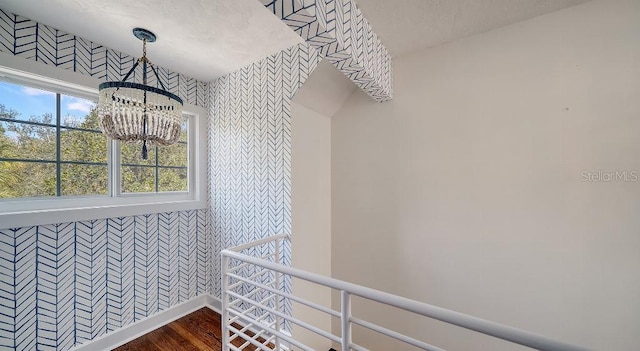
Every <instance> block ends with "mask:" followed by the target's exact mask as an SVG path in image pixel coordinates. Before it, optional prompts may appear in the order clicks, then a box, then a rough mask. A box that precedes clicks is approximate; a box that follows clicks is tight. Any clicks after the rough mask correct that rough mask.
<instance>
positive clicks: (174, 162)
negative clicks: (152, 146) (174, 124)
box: [158, 143, 189, 167]
mask: <svg viewBox="0 0 640 351" xmlns="http://www.w3.org/2000/svg"><path fill="white" fill-rule="evenodd" d="M158 164H159V165H161V166H178V167H186V166H187V165H188V164H189V160H188V153H187V144H181V143H176V144H173V145H170V146H160V147H158Z"/></svg>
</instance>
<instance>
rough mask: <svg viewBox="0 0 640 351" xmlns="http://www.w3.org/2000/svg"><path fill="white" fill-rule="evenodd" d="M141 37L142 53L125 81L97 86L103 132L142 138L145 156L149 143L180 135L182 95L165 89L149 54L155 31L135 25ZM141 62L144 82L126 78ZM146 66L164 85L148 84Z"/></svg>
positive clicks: (174, 139)
mask: <svg viewBox="0 0 640 351" xmlns="http://www.w3.org/2000/svg"><path fill="white" fill-rule="evenodd" d="M133 34H134V35H135V36H136V38H138V39H140V40H142V57H140V58H139V59H138V60H137V61H136V63H135V64H134V65H133V67H131V70H129V72H128V73H127V74H126V75H125V77H124V79H122V81H118V82H105V83H102V84H100V86H99V87H98V90H99V96H98V117H99V120H100V128H101V129H102V132H103V133H104V134H106V135H107V136H109V137H110V138H113V139H116V140H121V141H124V142H142V158H143V159H145V160H146V159H147V144H149V145H150V146H166V145H171V144H175V143H176V142H177V141H178V140H179V139H180V132H181V128H182V122H183V117H182V105H183V103H182V99H180V98H179V97H178V96H177V95H175V94H172V93H170V92H168V91H167V90H166V88H165V87H164V84H163V83H162V80H161V79H160V78H159V77H158V72H157V71H156V68H155V67H154V66H153V64H152V63H151V61H149V59H148V58H147V42H150V43H152V42H154V41H156V36H155V34H153V33H151V32H150V31H148V30H146V29H142V28H134V29H133ZM140 63H142V84H139V83H132V82H127V79H128V78H129V77H130V76H131V74H132V73H133V72H134V71H135V69H136V67H138V65H139V64H140ZM147 67H151V71H152V72H153V74H154V75H155V76H156V81H157V82H159V83H160V86H161V87H162V89H159V88H156V87H152V86H148V85H147Z"/></svg>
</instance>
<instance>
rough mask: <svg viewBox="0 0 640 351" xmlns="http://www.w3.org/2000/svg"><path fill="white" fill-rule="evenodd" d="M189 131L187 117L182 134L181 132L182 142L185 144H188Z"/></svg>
mask: <svg viewBox="0 0 640 351" xmlns="http://www.w3.org/2000/svg"><path fill="white" fill-rule="evenodd" d="M188 130H189V118H187V117H185V118H184V122H183V123H182V132H180V141H181V142H183V143H186V142H187V136H188V134H189V133H188V132H187V131H188Z"/></svg>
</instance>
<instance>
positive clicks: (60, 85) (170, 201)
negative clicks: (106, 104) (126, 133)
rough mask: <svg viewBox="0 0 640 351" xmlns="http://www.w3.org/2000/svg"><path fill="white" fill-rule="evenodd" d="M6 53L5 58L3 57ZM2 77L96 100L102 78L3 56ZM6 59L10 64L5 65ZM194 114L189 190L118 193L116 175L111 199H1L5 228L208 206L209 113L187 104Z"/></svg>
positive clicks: (116, 157)
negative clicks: (207, 134) (207, 133)
mask: <svg viewBox="0 0 640 351" xmlns="http://www.w3.org/2000/svg"><path fill="white" fill-rule="evenodd" d="M0 54H2V53H0ZM1 58H2V59H3V60H2V61H3V64H2V66H0V76H1V77H2V79H3V80H5V81H10V82H14V83H17V84H24V85H29V86H33V87H37V88H41V89H45V90H49V91H54V92H59V93H61V94H68V95H71V96H76V97H80V98H87V99H92V100H95V99H96V98H97V96H98V90H97V86H98V84H99V83H100V81H99V80H98V79H95V78H92V77H87V76H83V75H80V74H78V73H75V72H70V71H65V70H61V69H58V68H55V67H51V66H47V65H44V64H42V63H39V62H32V61H27V60H24V59H19V58H15V57H13V56H8V55H5V54H2V57H1ZM5 58H6V59H7V61H8V62H7V63H5ZM184 112H185V114H186V115H189V123H188V125H189V129H190V130H189V139H188V142H187V144H188V148H189V170H188V175H189V191H188V192H160V193H119V191H117V190H118V189H120V184H117V183H119V182H120V177H119V174H117V173H116V172H111V173H112V174H111V179H109V182H110V184H109V188H110V189H109V193H111V194H113V195H112V196H109V195H96V196H74V197H71V196H69V197H67V196H63V197H43V198H34V199H31V198H21V199H3V200H0V229H1V228H11V227H22V226H30V225H43V224H52V223H63V222H71V221H81V220H89V219H100V218H110V217H122V216H133V215H141V214H150V213H159V212H168V211H183V210H192V209H200V208H205V207H206V174H207V171H206V164H207V160H206V153H207V147H206V144H207V137H206V132H207V111H206V110H205V109H204V108H202V107H199V106H195V105H192V104H188V103H185V104H184ZM110 143H111V147H110V148H109V150H110V153H112V154H109V155H108V163H109V167H111V168H112V169H115V170H118V171H119V169H120V167H119V166H118V167H113V163H114V162H116V163H115V164H117V165H119V164H120V162H119V161H120V147H119V143H118V142H117V141H113V140H111V141H110Z"/></svg>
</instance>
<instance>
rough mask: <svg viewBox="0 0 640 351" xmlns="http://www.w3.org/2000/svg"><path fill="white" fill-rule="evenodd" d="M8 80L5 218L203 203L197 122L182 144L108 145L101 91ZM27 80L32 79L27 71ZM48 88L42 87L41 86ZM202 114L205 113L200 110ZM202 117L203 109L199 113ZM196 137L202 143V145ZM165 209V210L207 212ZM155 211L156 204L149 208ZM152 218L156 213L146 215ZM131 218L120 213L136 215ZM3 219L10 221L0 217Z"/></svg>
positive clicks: (2, 112) (0, 151)
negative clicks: (40, 212)
mask: <svg viewBox="0 0 640 351" xmlns="http://www.w3.org/2000/svg"><path fill="white" fill-rule="evenodd" d="M3 69H4V68H2V67H0V73H3V74H2V76H4V77H3V79H6V80H0V216H2V214H3V213H5V214H9V213H14V212H15V211H18V212H20V211H38V210H52V209H53V210H57V209H66V208H68V209H82V208H85V207H89V206H90V207H91V208H95V207H96V206H100V205H104V206H107V207H109V208H113V207H114V205H117V206H124V205H129V204H131V205H137V204H140V205H142V204H144V205H148V204H154V203H158V204H160V203H169V202H171V203H176V202H180V201H182V202H184V201H194V200H197V201H199V203H200V205H201V203H202V202H203V200H202V199H200V197H199V196H197V195H196V194H195V190H197V189H202V188H203V187H202V185H198V184H197V182H198V181H200V182H202V180H201V179H199V178H200V177H196V171H200V172H202V169H203V168H202V167H196V162H195V160H196V158H197V157H200V158H202V157H203V156H202V155H203V153H202V152H201V151H199V150H197V149H196V147H195V145H194V144H195V142H194V141H192V139H193V140H195V139H198V138H202V137H203V135H201V134H202V132H201V131H200V130H199V129H198V128H197V125H198V123H195V122H197V116H196V115H193V114H190V113H185V119H184V123H183V130H182V135H181V138H180V141H179V142H178V143H176V144H174V145H172V146H166V147H150V148H149V155H148V156H149V157H148V159H147V160H143V159H142V157H141V145H140V144H136V143H133V144H128V143H119V142H117V141H111V140H108V139H107V138H106V137H105V136H104V134H102V132H101V131H100V128H99V124H98V116H97V113H96V112H95V107H96V101H95V100H96V96H97V92H96V91H95V90H94V89H95V88H93V89H91V88H86V87H83V86H79V87H80V88H81V89H77V90H74V89H73V87H74V85H73V84H70V83H69V84H65V83H64V82H60V81H55V82H56V84H60V85H56V84H52V83H51V82H50V81H53V80H52V79H50V81H47V82H43V83H41V82H40V81H38V79H36V78H33V77H27V78H24V77H12V76H8V77H6V76H5V72H3ZM25 74H26V73H25ZM40 83H41V84H40ZM194 109H197V108H194ZM198 112H200V113H202V111H198ZM194 138H195V139H194ZM200 205H193V206H191V205H190V206H183V208H180V207H177V208H176V207H171V208H169V207H164V208H163V210H167V209H170V210H178V209H186V208H199V207H200ZM145 208H146V209H147V211H148V206H147V207H145ZM142 213H149V212H142ZM129 214H133V213H130V212H123V213H122V214H119V213H115V212H114V215H129ZM0 218H2V217H0Z"/></svg>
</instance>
